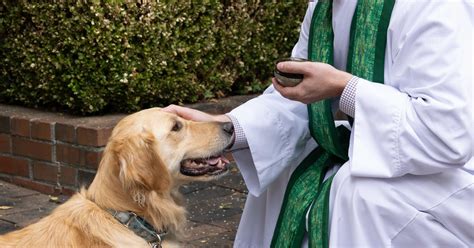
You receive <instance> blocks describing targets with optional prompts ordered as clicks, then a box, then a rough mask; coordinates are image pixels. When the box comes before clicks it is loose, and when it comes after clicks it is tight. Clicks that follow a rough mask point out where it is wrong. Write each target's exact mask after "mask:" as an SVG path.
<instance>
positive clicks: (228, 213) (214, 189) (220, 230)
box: [0, 165, 247, 247]
mask: <svg viewBox="0 0 474 248" xmlns="http://www.w3.org/2000/svg"><path fill="white" fill-rule="evenodd" d="M230 171H231V173H229V175H227V176H225V177H223V178H221V179H220V180H218V181H214V182H207V183H202V182H199V183H191V184H189V185H185V186H183V187H182V189H181V191H182V193H183V194H184V196H185V198H186V203H187V209H188V211H189V216H188V220H189V226H188V229H189V230H188V232H187V233H188V234H189V237H188V238H187V244H188V245H189V246H190V247H231V246H232V243H233V240H234V237H235V233H236V230H237V226H238V223H239V219H240V216H241V214H242V208H243V206H244V203H245V198H246V196H247V189H246V187H245V185H244V183H243V181H242V177H241V175H240V173H239V171H238V169H237V168H236V166H235V165H232V166H231V170H230ZM65 200H67V197H64V196H63V197H59V199H58V200H57V201H56V199H55V198H51V197H50V196H48V195H44V194H41V193H38V192H36V191H32V190H29V189H25V188H21V187H18V186H16V185H12V184H10V183H7V182H3V181H0V234H2V233H5V232H8V231H12V230H15V229H18V228H21V227H24V226H25V225H28V224H30V223H32V222H35V221H37V220H38V219H40V218H42V217H43V216H45V215H48V214H49V213H50V212H51V211H52V210H53V209H54V208H55V207H57V205H58V204H60V203H61V202H64V201H65ZM57 202H58V203H57Z"/></svg>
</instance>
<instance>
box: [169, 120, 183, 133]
mask: <svg viewBox="0 0 474 248" xmlns="http://www.w3.org/2000/svg"><path fill="white" fill-rule="evenodd" d="M182 127H183V123H181V122H179V121H176V122H175V123H174V126H173V128H172V129H171V131H173V132H178V131H179V130H181V128H182Z"/></svg>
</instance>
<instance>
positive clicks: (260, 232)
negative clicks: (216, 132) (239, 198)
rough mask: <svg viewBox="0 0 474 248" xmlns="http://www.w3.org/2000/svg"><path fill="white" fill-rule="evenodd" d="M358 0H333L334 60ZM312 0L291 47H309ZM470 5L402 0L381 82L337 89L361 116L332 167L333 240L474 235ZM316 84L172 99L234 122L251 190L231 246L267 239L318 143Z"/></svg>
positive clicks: (406, 240)
mask: <svg viewBox="0 0 474 248" xmlns="http://www.w3.org/2000/svg"><path fill="white" fill-rule="evenodd" d="M356 3H357V1H355V0H350V1H344V0H334V2H333V30H334V67H335V69H334V68H333V70H336V71H337V70H341V72H342V70H343V69H344V68H345V65H346V61H347V54H348V46H349V44H348V43H349V42H348V41H349V33H350V31H349V30H350V25H351V20H352V15H353V13H354V10H355V6H356ZM316 4H317V2H316V1H315V2H310V3H309V6H308V9H307V12H306V15H305V18H304V20H303V23H302V26H301V31H300V37H299V40H298V42H297V43H296V45H295V46H294V49H293V51H292V56H293V57H300V58H306V57H307V47H308V44H307V43H308V34H309V28H310V23H311V17H312V13H313V11H314V9H315V6H316ZM473 13H474V12H473V2H472V1H468V0H465V1H462V0H446V1H428V0H417V1H414V0H397V1H396V3H395V6H394V9H393V12H392V16H391V19H390V25H389V28H388V32H387V46H386V54H385V75H384V78H385V84H376V83H372V82H368V81H366V80H364V79H363V78H358V79H357V80H356V83H352V84H351V87H353V89H346V88H347V87H348V86H346V88H344V91H343V93H342V94H343V96H342V97H341V101H342V100H344V101H345V102H346V103H347V102H348V107H346V108H345V109H342V110H343V111H344V112H346V114H348V115H350V116H352V117H354V123H353V125H352V131H351V139H350V147H349V161H348V162H346V163H345V164H344V165H342V166H341V167H340V169H339V167H335V168H334V169H333V170H332V171H331V172H328V173H336V175H335V177H334V180H333V183H332V186H331V191H330V202H329V207H330V208H329V209H330V215H329V218H330V219H329V225H330V233H329V236H330V239H329V245H330V247H474V162H473V159H472V155H473V138H474V135H473V100H472V99H473V87H472V85H473V57H474V52H473V46H474V45H473V44H474V40H473V36H474V34H473V29H474V15H473ZM291 66H293V67H294V65H292V64H290V65H287V66H286V68H290V67H291ZM293 69H295V68H293ZM299 69H301V68H299ZM306 69H307V68H306ZM321 71H323V72H324V70H320V72H321ZM328 71H330V69H328ZM328 73H329V72H328ZM330 73H334V71H330ZM305 77H306V75H305ZM346 83H347V82H346ZM313 85H314V84H313ZM318 89H319V88H317V86H315V87H313V88H312V86H311V85H310V84H304V83H302V84H300V85H298V86H296V87H293V88H290V87H286V88H285V87H281V86H278V85H276V84H275V82H274V85H271V86H270V87H269V88H267V89H266V91H265V92H264V93H263V94H262V95H261V96H259V97H257V98H255V99H252V100H250V101H248V102H247V103H244V104H243V105H241V106H239V107H237V108H236V109H234V110H232V111H231V112H230V113H228V114H227V115H218V116H211V115H207V114H205V113H202V112H198V111H196V110H191V109H187V108H183V107H179V106H174V105H172V106H169V107H167V108H165V110H167V111H171V112H175V113H177V114H178V115H181V116H182V117H184V118H188V119H193V120H197V121H200V120H202V121H204V120H207V121H208V120H216V121H229V120H231V121H232V122H233V123H234V126H235V130H236V131H235V132H236V141H235V144H234V147H233V148H232V151H233V156H234V159H235V161H236V163H237V165H238V167H239V169H240V171H241V173H242V175H243V178H244V180H245V183H246V185H247V187H248V190H249V195H248V198H247V201H246V204H245V208H244V212H243V215H242V219H241V221H240V225H239V228H238V231H237V235H236V239H235V243H234V247H255V248H257V247H258V248H261V247H269V246H270V243H271V240H272V236H273V231H274V228H275V224H276V221H277V219H278V215H279V212H280V206H281V203H282V200H283V196H284V193H285V189H286V186H287V183H288V180H289V177H290V176H291V173H292V171H293V170H294V169H295V168H296V167H297V166H298V165H299V164H300V162H301V161H302V160H303V159H304V158H305V157H306V155H308V154H309V152H311V151H312V150H313V149H314V148H315V147H316V146H317V144H316V142H315V141H314V140H313V139H312V138H311V135H310V133H309V129H308V112H307V107H306V104H305V103H308V101H309V100H311V99H312V100H315V99H316V100H319V98H321V96H320V95H321V93H320V92H319V93H318V92H317V91H318ZM280 92H281V93H280ZM282 94H283V95H282ZM344 94H345V95H344ZM286 97H289V98H291V99H292V100H290V99H288V98H286ZM323 98H324V96H323ZM334 103H335V104H334V105H335V106H336V107H337V105H338V104H339V98H338V97H335V98H334ZM351 104H352V106H351ZM338 125H345V126H348V127H349V125H348V123H347V122H345V121H342V122H339V123H338ZM336 170H337V172H336ZM305 245H306V244H303V246H305Z"/></svg>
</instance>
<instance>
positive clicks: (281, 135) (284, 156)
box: [229, 2, 316, 196]
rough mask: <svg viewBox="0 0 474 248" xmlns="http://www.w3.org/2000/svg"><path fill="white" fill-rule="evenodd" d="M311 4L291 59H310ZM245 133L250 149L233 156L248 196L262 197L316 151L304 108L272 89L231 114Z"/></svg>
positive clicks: (238, 151)
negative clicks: (247, 190)
mask: <svg viewBox="0 0 474 248" xmlns="http://www.w3.org/2000/svg"><path fill="white" fill-rule="evenodd" d="M315 5H316V3H315V2H310V3H309V6H308V9H307V11H306V15H305V18H304V20H303V23H302V25H301V32H300V37H299V40H298V42H297V43H296V45H295V46H294V48H293V51H292V56H293V57H300V58H306V57H307V41H308V36H309V27H310V25H311V16H312V13H313V11H314V7H315ZM229 114H230V115H232V116H233V117H234V118H236V119H237V120H238V122H239V124H240V126H241V128H242V129H243V131H244V133H245V137H246V138H247V143H248V146H249V149H243V150H237V151H234V152H233V156H234V159H235V161H236V163H237V165H238V167H239V169H240V171H241V173H242V176H243V178H244V180H245V183H246V185H247V188H248V189H249V192H250V193H251V194H253V195H255V196H259V195H260V194H261V193H262V192H264V191H265V190H266V188H267V187H268V186H269V185H270V184H271V183H272V182H274V181H275V180H276V179H277V178H278V177H279V176H280V175H281V174H282V173H291V171H292V170H293V169H294V168H295V167H296V166H297V165H298V164H299V163H300V162H301V161H302V160H303V159H304V158H305V157H306V156H307V155H308V154H309V153H310V152H311V151H312V150H313V149H314V148H315V147H316V142H315V141H314V140H313V139H312V138H311V136H310V132H309V129H308V110H307V107H306V105H305V104H303V103H300V102H296V101H292V100H288V99H286V98H284V97H283V96H281V95H280V93H278V92H277V91H276V90H275V89H274V88H273V86H272V85H270V87H268V88H267V89H266V91H265V92H264V93H263V94H262V95H261V96H259V97H257V98H255V99H252V100H250V101H248V102H246V103H244V104H242V105H241V106H239V107H237V108H235V109H234V110H232V111H231V112H230V113H229Z"/></svg>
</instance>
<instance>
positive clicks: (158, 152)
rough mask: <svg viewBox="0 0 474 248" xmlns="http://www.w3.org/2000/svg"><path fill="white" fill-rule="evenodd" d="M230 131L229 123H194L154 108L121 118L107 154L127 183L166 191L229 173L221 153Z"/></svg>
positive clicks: (129, 185)
mask: <svg viewBox="0 0 474 248" xmlns="http://www.w3.org/2000/svg"><path fill="white" fill-rule="evenodd" d="M232 133H233V130H232V125H231V124H230V123H219V122H194V121H189V120H185V119H183V118H180V117H179V116H177V115H175V114H172V113H168V112H164V111H161V110H160V109H159V108H151V109H146V110H142V111H140V112H137V113H134V114H132V115H129V116H127V117H125V118H124V119H122V120H121V121H120V122H119V123H118V124H117V126H116V127H115V128H114V130H113V132H112V135H111V137H110V139H109V144H108V145H107V146H108V147H107V149H106V153H112V156H113V158H114V159H113V160H114V161H116V163H115V164H117V165H118V166H119V178H120V181H122V184H124V186H125V187H126V188H129V189H136V188H137V187H138V188H141V189H142V190H158V191H167V190H170V187H175V186H177V185H179V184H181V183H183V182H186V181H208V180H212V179H215V178H217V177H219V176H221V175H223V174H225V172H226V171H227V167H226V164H227V163H228V162H229V161H228V160H227V159H225V158H224V157H223V155H222V154H223V151H224V149H225V148H227V147H228V146H229V145H230V143H231V139H232Z"/></svg>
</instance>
